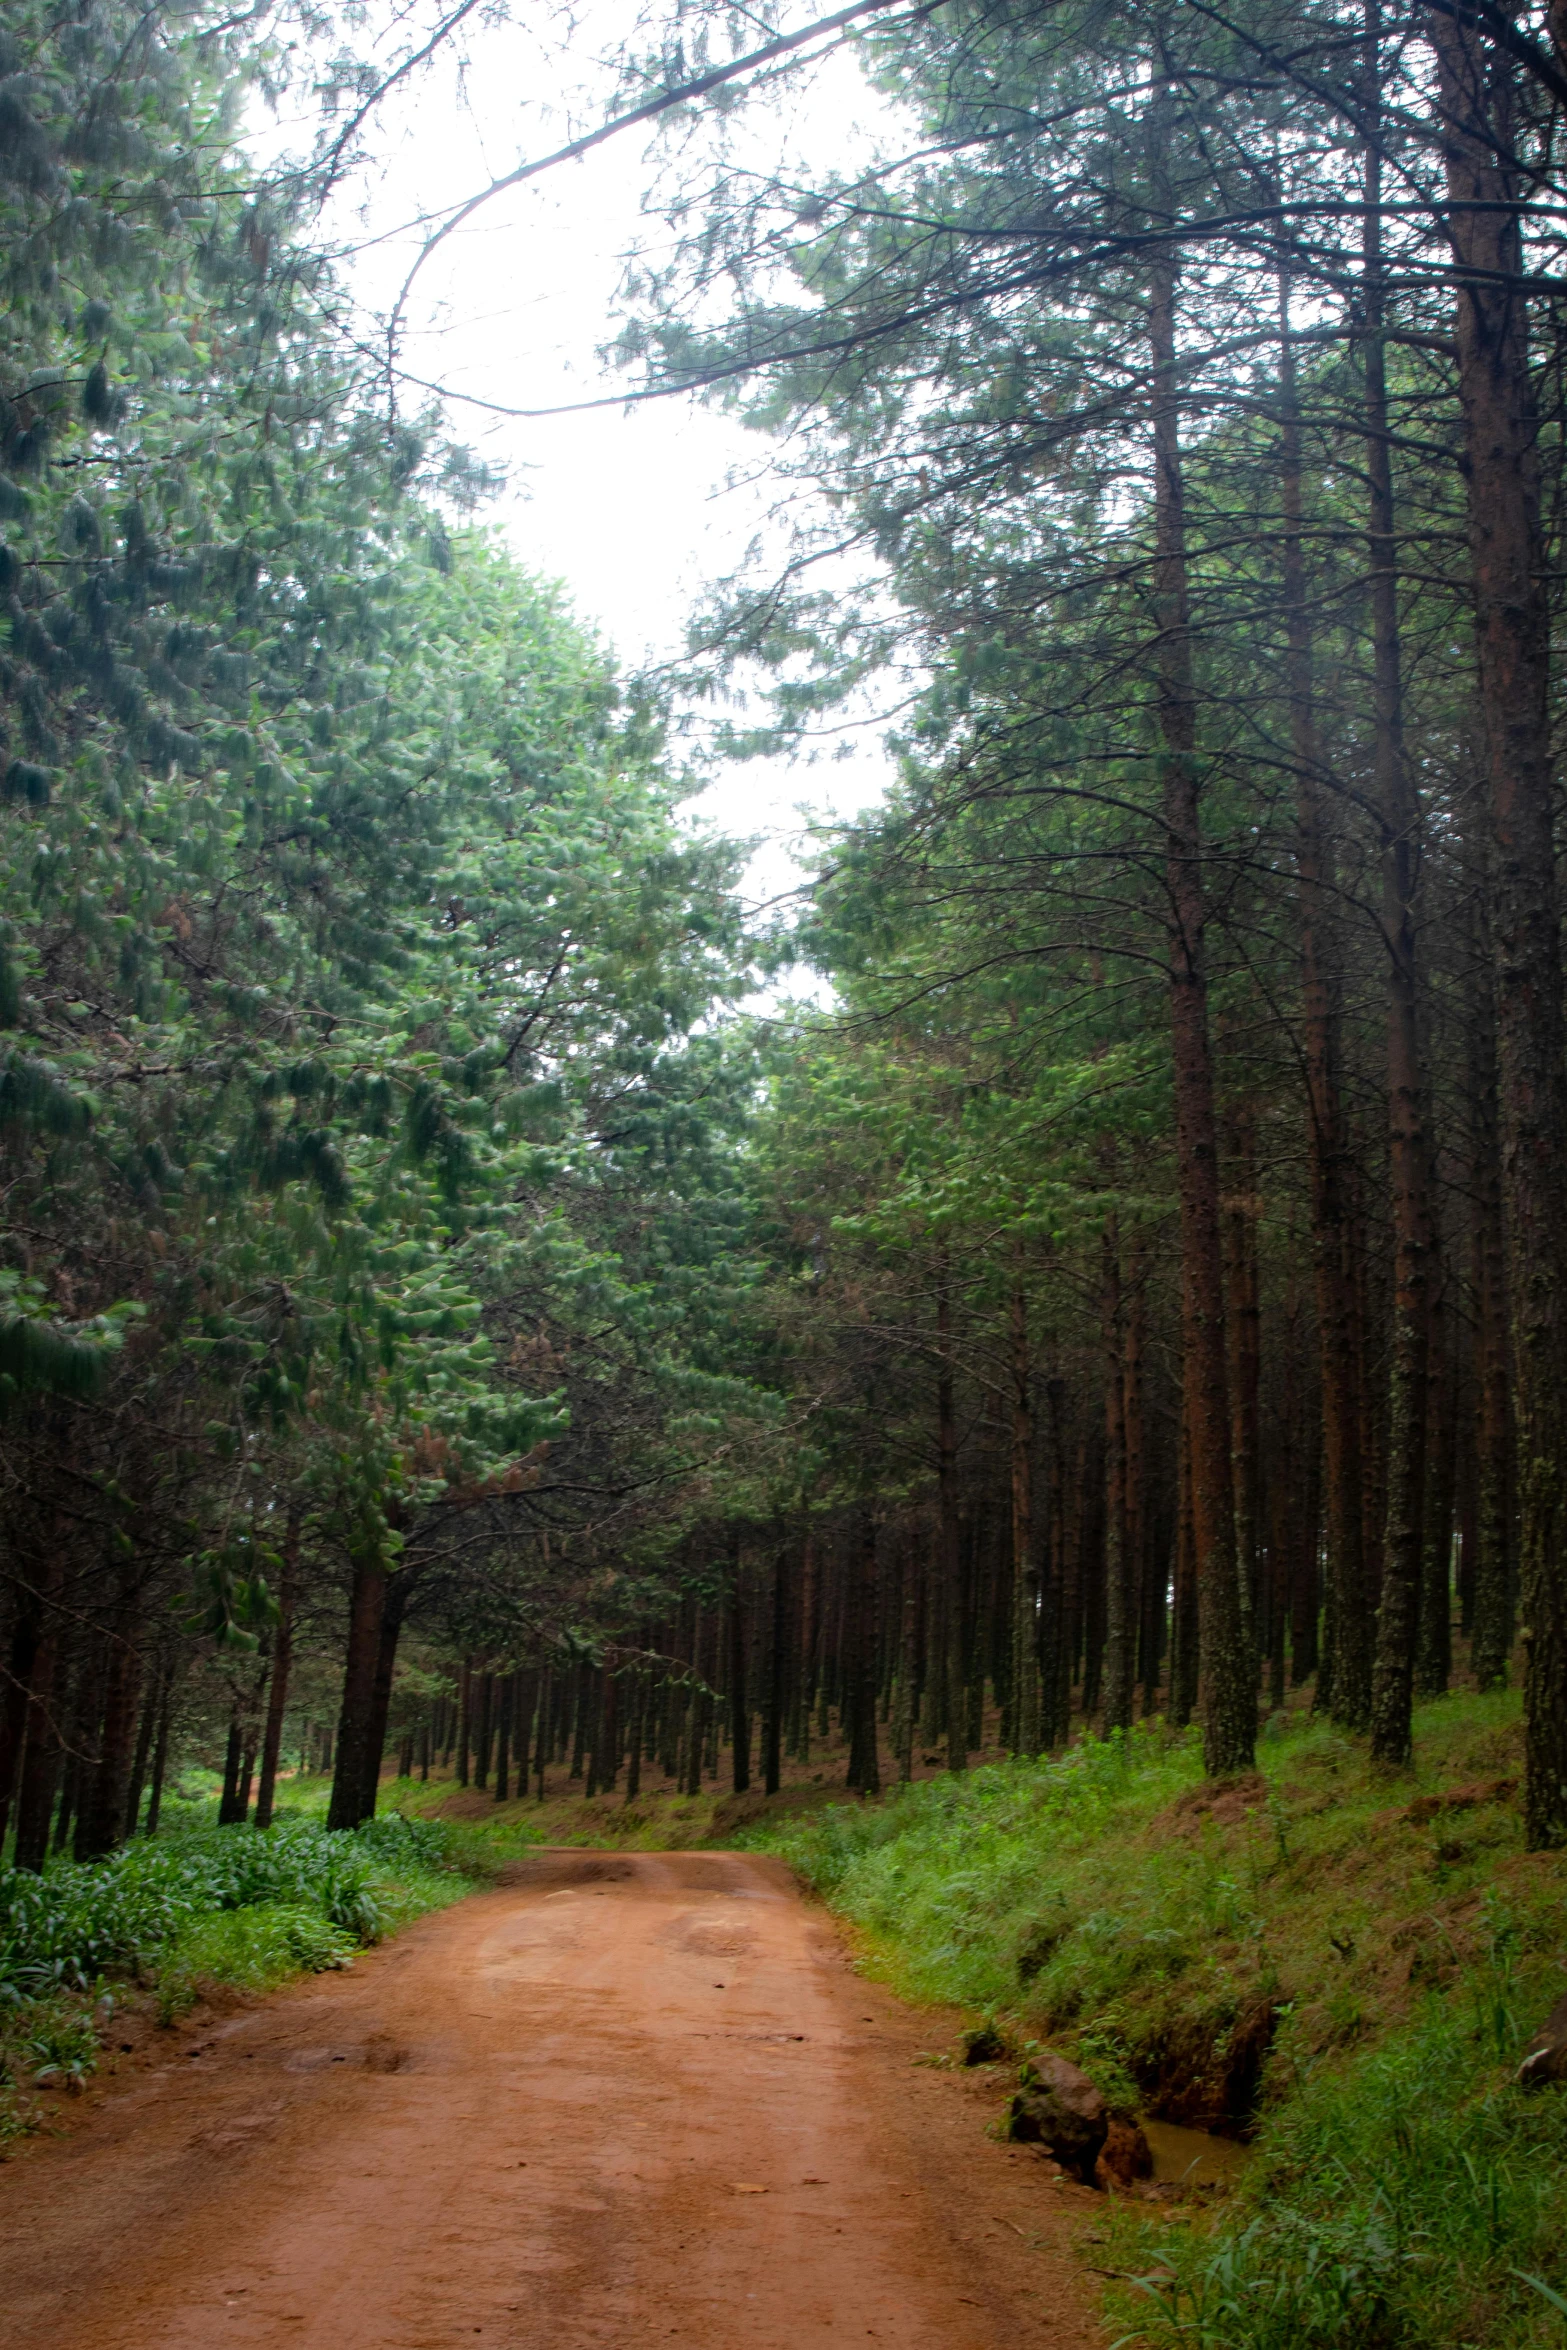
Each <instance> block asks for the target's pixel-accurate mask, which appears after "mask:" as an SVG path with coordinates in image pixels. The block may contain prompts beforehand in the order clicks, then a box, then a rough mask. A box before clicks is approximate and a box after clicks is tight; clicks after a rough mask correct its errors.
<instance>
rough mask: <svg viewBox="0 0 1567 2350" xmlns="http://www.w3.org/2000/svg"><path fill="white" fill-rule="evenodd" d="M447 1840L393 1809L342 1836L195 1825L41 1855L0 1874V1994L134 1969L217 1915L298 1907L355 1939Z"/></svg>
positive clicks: (380, 1926) (35, 1992) (31, 1992)
mask: <svg viewBox="0 0 1567 2350" xmlns="http://www.w3.org/2000/svg"><path fill="white" fill-rule="evenodd" d="M446 1852H447V1840H446V1837H445V1833H444V1831H443V1830H442V1829H441V1828H440V1827H439V1826H438V1825H437V1824H436V1823H434V1822H433V1821H427V1820H421V1821H414V1820H402V1819H399V1818H398V1817H397V1816H396V1815H395V1814H394V1815H390V1816H388V1817H386V1818H382V1819H376V1820H372V1821H369V1822H367V1823H366V1824H365V1826H364V1827H363V1828H360V1829H356V1830H354V1831H352V1832H347V1833H344V1832H336V1833H329V1832H328V1831H327V1830H326V1829H325V1828H321V1827H317V1826H315V1825H313V1824H311V1823H308V1822H304V1821H300V1822H293V1823H289V1822H279V1823H278V1824H277V1825H276V1826H274V1827H272V1828H270V1829H268V1830H267V1831H265V1832H264V1833H262V1832H258V1831H257V1830H256V1829H254V1828H216V1827H203V1828H193V1829H190V1830H187V1831H186V1832H184V1833H182V1834H176V1835H172V1836H166V1837H160V1838H158V1839H157V1840H155V1841H153V1842H150V1843H148V1842H144V1841H134V1842H132V1843H130V1844H126V1845H123V1846H122V1847H121V1848H120V1849H119V1851H117V1852H115V1853H113V1854H112V1855H111V1856H110V1858H109V1859H107V1860H105V1861H100V1862H94V1863H90V1864H85V1865H83V1864H78V1863H75V1862H69V1861H59V1860H57V1861H53V1862H51V1863H50V1864H49V1866H48V1867H47V1868H45V1870H44V1871H43V1872H42V1874H41V1875H39V1876H30V1875H28V1874H27V1873H26V1872H24V1871H21V1870H16V1869H12V1870H8V1871H6V1872H5V1873H4V1874H0V1998H10V1999H12V2000H16V1999H20V1998H24V1997H27V1998H37V1997H40V1996H42V1995H44V1994H46V1993H48V1992H49V1991H51V1990H53V1989H56V1988H65V1989H78V1990H85V1989H87V1988H89V1987H90V1986H91V1984H92V1983H93V1982H94V1981H96V1980H97V1979H98V1978H99V1977H101V1976H105V1975H113V1974H115V1973H116V1972H118V1973H121V1974H134V1973H135V1972H136V1971H138V1970H139V1969H141V1968H144V1967H153V1966H156V1965H157V1964H158V1963H159V1960H160V1955H161V1954H162V1953H163V1952H165V1951H166V1950H168V1949H169V1948H170V1946H171V1945H173V1944H176V1943H177V1942H179V1940H180V1938H181V1937H182V1936H183V1935H185V1934H186V1933H187V1932H189V1931H191V1930H192V1929H193V1927H194V1926H195V1925H196V1924H197V1923H198V1922H199V1921H201V1920H204V1919H210V1918H211V1917H213V1916H215V1915H217V1914H219V1913H222V1912H226V1911H229V1910H241V1909H254V1908H257V1907H267V1908H269V1909H270V1908H274V1907H276V1906H277V1905H279V1904H282V1905H284V1906H285V1907H287V1908H289V1909H291V1910H296V1909H299V1908H306V1909H308V1910H310V1911H311V1913H312V1914H313V1915H315V1916H318V1917H320V1918H321V1919H322V1920H323V1921H324V1922H325V1923H326V1924H328V1925H330V1926H332V1927H335V1928H338V1929H340V1930H341V1931H342V1932H344V1933H346V1934H349V1935H351V1936H353V1937H354V1938H355V1939H357V1940H358V1941H360V1942H373V1941H375V1940H376V1939H377V1938H378V1937H379V1936H380V1935H381V1934H382V1933H383V1932H384V1931H385V1930H386V1928H387V1925H388V1922H389V1919H390V1917H391V1916H392V1914H393V1911H394V1907H395V1904H396V1899H397V1897H396V1895H395V1893H394V1891H393V1890H392V1888H393V1885H394V1883H395V1880H396V1879H397V1878H398V1877H399V1876H402V1875H405V1874H410V1873H412V1874H424V1875H429V1874H431V1873H433V1872H434V1871H435V1870H436V1869H438V1868H439V1867H440V1866H441V1864H442V1863H443V1861H444V1860H445V1857H446Z"/></svg>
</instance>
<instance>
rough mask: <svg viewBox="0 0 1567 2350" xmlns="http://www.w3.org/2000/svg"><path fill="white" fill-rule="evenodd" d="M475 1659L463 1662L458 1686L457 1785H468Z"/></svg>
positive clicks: (467, 1658)
mask: <svg viewBox="0 0 1567 2350" xmlns="http://www.w3.org/2000/svg"><path fill="white" fill-rule="evenodd" d="M472 1703H473V1659H472V1657H471V1656H465V1657H464V1658H463V1660H462V1678H461V1680H460V1681H459V1682H458V1685H457V1784H458V1786H459V1787H466V1786H467V1784H468V1754H469V1748H470V1745H471V1743H472V1740H471V1731H472V1714H471V1708H472Z"/></svg>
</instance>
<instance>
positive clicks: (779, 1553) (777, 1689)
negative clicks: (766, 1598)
mask: <svg viewBox="0 0 1567 2350" xmlns="http://www.w3.org/2000/svg"><path fill="white" fill-rule="evenodd" d="M789 1661H790V1660H789V1548H788V1543H787V1541H786V1539H785V1537H784V1532H783V1529H782V1527H781V1526H780V1527H777V1528H775V1530H774V1538H773V1574H772V1626H771V1637H770V1639H769V1641H768V1654H767V1707H766V1711H765V1712H764V1714H763V1716H762V1792H763V1794H764V1795H776V1794H777V1793H778V1790H779V1788H780V1787H781V1786H782V1784H783V1733H784V1711H785V1707H786V1704H787V1702H788V1691H789V1679H790V1675H789Z"/></svg>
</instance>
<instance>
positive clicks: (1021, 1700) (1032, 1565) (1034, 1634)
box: [905, 1275, 1040, 1754]
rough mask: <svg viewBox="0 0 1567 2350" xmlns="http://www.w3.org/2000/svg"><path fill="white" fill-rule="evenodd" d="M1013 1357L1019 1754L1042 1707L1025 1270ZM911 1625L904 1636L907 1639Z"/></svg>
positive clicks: (1018, 1285) (1031, 1740) (1030, 1744)
mask: <svg viewBox="0 0 1567 2350" xmlns="http://www.w3.org/2000/svg"><path fill="white" fill-rule="evenodd" d="M1010 1318H1011V1342H1012V1346H1011V1358H1012V1395H1011V1405H1012V1426H1011V1458H1010V1465H1011V1473H1012V1474H1011V1484H1012V1596H1013V1606H1012V1739H1013V1744H1014V1746H1015V1747H1016V1749H1017V1751H1018V1753H1019V1754H1037V1753H1038V1752H1039V1746H1040V1710H1039V1561H1038V1559H1037V1557H1036V1555H1035V1551H1034V1413H1033V1397H1032V1393H1031V1387H1030V1382H1031V1376H1032V1367H1031V1364H1030V1361H1029V1346H1028V1300H1027V1298H1026V1297H1025V1295H1024V1293H1023V1283H1022V1279H1021V1275H1019V1277H1018V1278H1017V1279H1015V1280H1014V1281H1013V1284H1012V1299H1011V1317H1010ZM907 1630H908V1627H907V1625H906V1626H905V1638H906V1644H907Z"/></svg>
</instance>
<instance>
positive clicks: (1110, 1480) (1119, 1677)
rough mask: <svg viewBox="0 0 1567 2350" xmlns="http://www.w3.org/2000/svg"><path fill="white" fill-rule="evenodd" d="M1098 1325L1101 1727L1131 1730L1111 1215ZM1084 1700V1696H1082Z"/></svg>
mask: <svg viewBox="0 0 1567 2350" xmlns="http://www.w3.org/2000/svg"><path fill="white" fill-rule="evenodd" d="M1100 1278H1101V1291H1100V1308H1099V1311H1100V1330H1101V1339H1102V1344H1103V1349H1104V1391H1105V1655H1104V1682H1103V1695H1104V1728H1105V1731H1106V1733H1107V1734H1108V1733H1109V1732H1110V1731H1112V1730H1129V1729H1130V1728H1131V1726H1132V1718H1133V1713H1134V1710H1135V1705H1134V1693H1135V1686H1136V1676H1137V1613H1136V1609H1135V1607H1134V1605H1133V1596H1132V1558H1131V1543H1130V1541H1129V1540H1128V1531H1129V1530H1128V1526H1127V1509H1126V1331H1125V1319H1124V1314H1123V1309H1122V1301H1121V1241H1120V1234H1119V1232H1118V1229H1117V1226H1116V1219H1115V1217H1114V1215H1110V1216H1107V1217H1106V1219H1105V1227H1104V1232H1103V1234H1102V1235H1101V1240H1100ZM1085 1702H1086V1701H1085Z"/></svg>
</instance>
